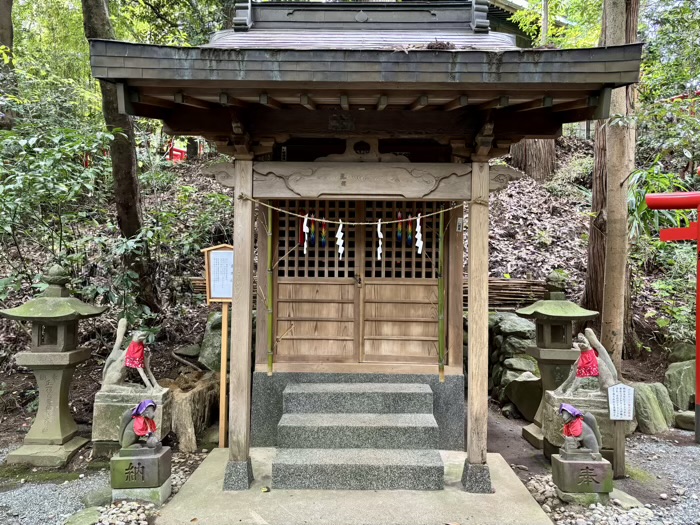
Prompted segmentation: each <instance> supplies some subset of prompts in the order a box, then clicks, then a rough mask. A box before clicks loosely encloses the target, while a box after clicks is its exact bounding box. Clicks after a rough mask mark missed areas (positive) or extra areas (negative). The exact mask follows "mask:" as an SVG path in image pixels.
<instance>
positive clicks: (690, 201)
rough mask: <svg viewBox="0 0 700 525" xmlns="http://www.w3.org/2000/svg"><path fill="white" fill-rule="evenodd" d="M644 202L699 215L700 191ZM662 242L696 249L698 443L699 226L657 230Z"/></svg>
mask: <svg viewBox="0 0 700 525" xmlns="http://www.w3.org/2000/svg"><path fill="white" fill-rule="evenodd" d="M646 203H647V206H649V208H650V209H652V210H690V209H696V210H697V211H698V217H700V192H698V191H691V192H688V193H655V194H649V195H647V196H646ZM659 236H660V238H661V240H662V241H663V242H670V241H695V242H696V244H697V249H698V258H697V259H698V261H697V265H698V276H697V279H698V281H697V291H696V296H695V442H696V443H700V399H698V394H700V316H698V306H699V305H700V228H699V227H698V223H697V222H691V223H690V224H689V225H688V226H686V227H685V228H667V229H665V230H661V231H660V232H659Z"/></svg>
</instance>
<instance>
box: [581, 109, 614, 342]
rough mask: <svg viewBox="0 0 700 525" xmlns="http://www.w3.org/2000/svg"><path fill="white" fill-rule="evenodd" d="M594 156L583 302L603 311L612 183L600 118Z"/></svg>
mask: <svg viewBox="0 0 700 525" xmlns="http://www.w3.org/2000/svg"><path fill="white" fill-rule="evenodd" d="M593 159H594V167H593V200H592V203H591V220H590V223H589V227H588V265H587V269H586V285H585V288H584V290H583V299H582V300H581V304H582V305H583V307H584V308H588V309H589V310H595V311H596V312H602V311H603V282H604V281H603V277H604V275H605V235H606V227H607V219H606V211H605V209H606V190H607V186H608V172H607V169H606V166H605V128H604V127H603V122H602V121H597V122H596V125H595V144H594V147H593ZM596 324H598V323H596ZM606 348H607V347H606Z"/></svg>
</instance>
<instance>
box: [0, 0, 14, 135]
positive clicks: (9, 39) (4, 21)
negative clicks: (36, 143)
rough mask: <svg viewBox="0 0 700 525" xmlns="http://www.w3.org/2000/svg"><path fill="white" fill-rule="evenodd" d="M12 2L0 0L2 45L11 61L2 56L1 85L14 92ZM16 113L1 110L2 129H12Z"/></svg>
mask: <svg viewBox="0 0 700 525" xmlns="http://www.w3.org/2000/svg"><path fill="white" fill-rule="evenodd" d="M12 3H13V0H0V47H6V48H7V50H6V52H7V53H9V56H10V61H9V62H8V63H7V64H6V63H5V61H4V60H3V59H2V58H0V86H5V87H4V89H2V90H0V91H7V92H8V93H13V92H14V91H16V87H17V85H16V82H15V78H14V73H13V70H12V50H13V47H14V30H13V28H12ZM13 121H14V115H13V114H12V112H11V111H5V112H3V111H0V129H12V123H13Z"/></svg>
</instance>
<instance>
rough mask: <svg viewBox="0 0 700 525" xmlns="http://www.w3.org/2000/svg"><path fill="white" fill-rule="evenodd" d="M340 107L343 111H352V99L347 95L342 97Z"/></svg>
mask: <svg viewBox="0 0 700 525" xmlns="http://www.w3.org/2000/svg"><path fill="white" fill-rule="evenodd" d="M340 107H341V109H342V110H343V111H350V99H349V98H348V96H347V95H340Z"/></svg>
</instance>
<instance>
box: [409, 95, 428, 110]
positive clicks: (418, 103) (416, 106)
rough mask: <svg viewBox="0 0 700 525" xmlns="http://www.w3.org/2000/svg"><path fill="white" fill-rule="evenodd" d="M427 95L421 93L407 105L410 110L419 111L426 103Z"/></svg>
mask: <svg viewBox="0 0 700 525" xmlns="http://www.w3.org/2000/svg"><path fill="white" fill-rule="evenodd" d="M428 102H429V100H428V95H421V96H420V97H418V98H417V99H416V100H414V101H413V103H412V104H411V105H410V106H409V108H408V109H410V110H411V111H419V110H421V109H423V108H424V107H426V106H427V105H428Z"/></svg>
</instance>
